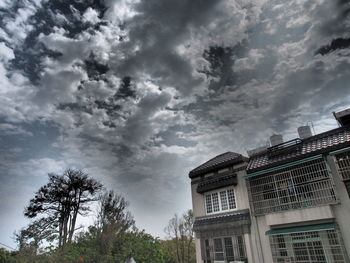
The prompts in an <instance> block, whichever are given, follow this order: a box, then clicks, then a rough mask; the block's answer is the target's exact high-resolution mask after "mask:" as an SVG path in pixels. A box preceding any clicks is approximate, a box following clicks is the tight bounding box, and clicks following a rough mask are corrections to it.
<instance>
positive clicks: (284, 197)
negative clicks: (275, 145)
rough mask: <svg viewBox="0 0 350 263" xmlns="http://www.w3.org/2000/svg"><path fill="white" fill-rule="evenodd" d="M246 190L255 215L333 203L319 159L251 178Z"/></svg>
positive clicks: (329, 179)
mask: <svg viewBox="0 0 350 263" xmlns="http://www.w3.org/2000/svg"><path fill="white" fill-rule="evenodd" d="M248 190H249V192H250V196H251V201H252V205H253V208H254V213H255V214H256V215H259V214H267V213H273V212H280V211H285V210H291V209H299V208H304V207H312V206H318V205H323V204H330V203H336V202H337V199H336V196H335V192H334V189H333V181H332V179H331V177H330V175H329V172H328V169H327V166H326V163H325V161H324V160H323V159H317V160H312V161H309V162H305V163H301V164H298V165H295V166H291V167H288V168H284V169H281V170H278V171H274V172H270V173H267V174H265V175H260V176H255V177H251V178H249V179H248Z"/></svg>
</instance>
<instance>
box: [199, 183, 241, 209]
mask: <svg viewBox="0 0 350 263" xmlns="http://www.w3.org/2000/svg"><path fill="white" fill-rule="evenodd" d="M229 190H232V191H233V203H234V208H231V209H230V202H229V194H228V191H229ZM221 192H225V193H226V194H225V196H226V206H227V209H225V210H223V209H222V206H223V204H222V201H221ZM213 194H214V195H215V194H217V197H218V204H219V210H218V211H214V202H213ZM208 196H210V198H209V199H210V202H211V212H209V213H208V210H207V208H208V207H207V199H208ZM204 210H205V214H206V215H215V214H220V213H226V212H231V211H235V210H237V198H236V191H235V188H234V187H232V186H229V187H225V188H220V189H215V190H212V191H209V192H207V193H205V194H204Z"/></svg>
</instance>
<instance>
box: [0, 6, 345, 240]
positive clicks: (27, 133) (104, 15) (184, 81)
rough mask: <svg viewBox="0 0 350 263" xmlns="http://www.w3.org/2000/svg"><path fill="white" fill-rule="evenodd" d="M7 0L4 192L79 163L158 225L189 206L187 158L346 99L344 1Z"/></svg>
mask: <svg viewBox="0 0 350 263" xmlns="http://www.w3.org/2000/svg"><path fill="white" fill-rule="evenodd" d="M4 3H5V2H4ZM16 3H18V4H11V3H10V2H9V1H7V2H6V3H5V4H4V6H5V7H6V8H2V9H1V12H2V14H4V15H3V16H2V18H3V19H2V24H1V28H0V29H1V30H0V39H1V43H0V116H1V117H2V119H1V120H2V123H1V125H0V134H1V135H2V138H4V139H5V140H6V138H7V139H8V140H7V141H6V147H5V148H6V149H5V148H4V149H1V153H3V152H8V154H7V155H6V158H4V157H3V156H1V157H0V160H3V162H2V163H5V164H6V167H2V168H1V171H0V172H1V174H2V175H3V176H2V177H1V178H3V179H2V181H3V182H4V184H3V185H4V186H3V187H4V188H6V189H7V190H6V195H8V196H10V195H11V193H13V191H14V190H13V189H15V186H16V185H20V183H19V182H20V181H21V178H22V177H23V176H24V175H25V176H27V177H26V180H27V181H28V182H27V181H25V184H24V185H23V189H24V190H23V196H25V197H27V196H28V198H29V196H30V194H31V193H32V192H33V191H35V190H36V189H35V188H37V187H39V186H40V185H41V184H42V183H43V182H44V181H45V178H46V177H45V174H46V173H47V172H60V171H61V170H62V169H64V168H67V167H69V166H72V167H79V168H84V169H85V170H86V171H87V172H88V173H90V174H91V175H93V176H95V177H96V178H97V179H99V180H101V181H102V182H104V183H105V185H107V186H108V187H109V188H114V189H115V190H116V191H120V192H121V193H122V194H124V195H126V197H127V199H128V200H129V201H130V203H131V206H132V209H133V213H134V214H135V216H136V221H137V222H139V224H140V225H141V227H147V230H149V231H152V233H155V234H157V235H162V229H163V227H164V226H165V225H166V224H167V221H168V218H170V217H171V216H172V214H173V213H174V212H182V210H185V209H187V208H189V207H190V194H189V183H188V181H187V179H186V178H187V177H186V174H187V172H188V171H189V170H190V169H192V168H193V167H194V166H196V165H198V164H200V163H201V162H203V161H206V160H207V159H209V158H211V157H213V156H214V155H215V154H220V153H222V152H225V151H236V152H240V153H244V151H245V150H247V149H249V148H253V147H256V146H259V145H261V144H265V142H266V139H267V138H268V137H269V136H270V135H271V134H272V133H273V132H282V133H284V134H285V135H286V137H287V138H293V137H295V136H296V133H295V128H296V127H297V126H299V125H300V124H304V122H306V121H308V120H314V119H317V120H318V119H321V120H322V121H323V122H319V125H320V126H319V130H324V129H325V128H328V127H332V125H333V124H332V121H331V120H330V119H329V118H328V116H329V112H330V111H332V110H335V109H338V108H339V107H342V106H344V105H345V104H346V102H348V99H349V96H348V92H347V86H346V83H348V82H349V77H348V76H350V74H349V73H350V72H349V68H350V67H349V54H350V51H349V47H348V43H347V41H348V39H349V37H350V36H349V35H348V34H349V33H348V32H349V30H348V29H349V28H348V25H349V24H348V13H349V12H348V1H327V0H317V1H314V2H310V1H308V0H298V1H288V2H286V1H283V0H273V1H266V2H265V1H257V0H256V1H255V0H244V1H243V0H235V1H233V0H232V1H231V0H225V1H224V0H220V1H212V0H209V1H203V0H202V1H200V0H195V1H183V0H181V1H172V0H165V1H158V0H147V1H146V0H145V1H132V0H105V1H93V0H91V1H78V0H77V1H70V2H69V4H68V3H65V2H64V1H61V0H60V1H58V0H55V1H39V0H36V1H29V0H27V1H24V0H23V1H17V2H16ZM1 4H2V3H0V7H1ZM30 4H31V5H30ZM329 10H332V12H330V11H329ZM318 50H319V53H320V54H317V51H318ZM320 50H321V51H322V52H321V51H320ZM338 94H342V96H339V95H338ZM324 120H325V121H324ZM41 132H44V134H43V136H42V138H41V137H40V134H41ZM9 138H10V139H9ZM22 141H23V143H21V142H22ZM40 142H41V143H40ZM21 146H22V147H21ZM22 148H23V149H22ZM25 148H26V149H25ZM39 148H40V149H46V150H43V151H41V153H39V152H40V149H39ZM34 152H35V153H37V154H34ZM1 158H2V159H1ZM4 160H6V162H5V161H4ZM9 174H10V175H12V176H13V178H14V179H11V180H10V179H9V178H8V176H7V175H9ZM37 175H38V177H35V176H37ZM29 181H30V182H29ZM35 182H37V183H35ZM21 187H22V186H21ZM11 191H12V192H11ZM23 200H25V198H24V197H23V198H22V199H21V200H19V199H18V200H12V201H11V202H15V203H16V204H19V205H18V207H22V206H23ZM21 202H22V203H21ZM16 207H17V206H16ZM151 209H152V211H156V212H157V213H159V214H162V216H159V217H157V220H158V221H157V222H155V220H154V219H153V218H149V214H150V213H149V211H150V210H151ZM17 210H18V211H17ZM17 210H16V211H17V212H16V213H18V214H20V213H21V211H19V209H17ZM17 216H18V215H17ZM6 222H10V221H9V219H7V221H6ZM19 227H20V226H18V227H17V228H19ZM11 232H12V231H11Z"/></svg>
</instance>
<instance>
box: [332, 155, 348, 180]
mask: <svg viewBox="0 0 350 263" xmlns="http://www.w3.org/2000/svg"><path fill="white" fill-rule="evenodd" d="M335 158H336V163H337V168H338V171H339V173H340V175H341V177H342V179H343V180H350V151H347V152H345V153H341V154H337V155H336V156H335Z"/></svg>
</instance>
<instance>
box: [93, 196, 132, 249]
mask: <svg viewBox="0 0 350 263" xmlns="http://www.w3.org/2000/svg"><path fill="white" fill-rule="evenodd" d="M128 205H129V204H128V202H127V201H126V200H125V199H124V197H122V196H121V195H118V194H115V193H114V192H113V191H109V192H106V193H104V194H103V195H101V196H100V200H99V212H98V219H97V227H98V229H100V231H101V246H102V250H103V252H104V253H105V254H108V253H110V250H111V248H112V245H113V242H114V241H115V239H116V238H117V237H118V234H120V233H124V232H125V231H127V230H128V229H129V228H130V227H132V226H134V224H135V221H134V219H133V217H132V215H131V214H130V212H129V211H127V210H126V208H127V207H128Z"/></svg>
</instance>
